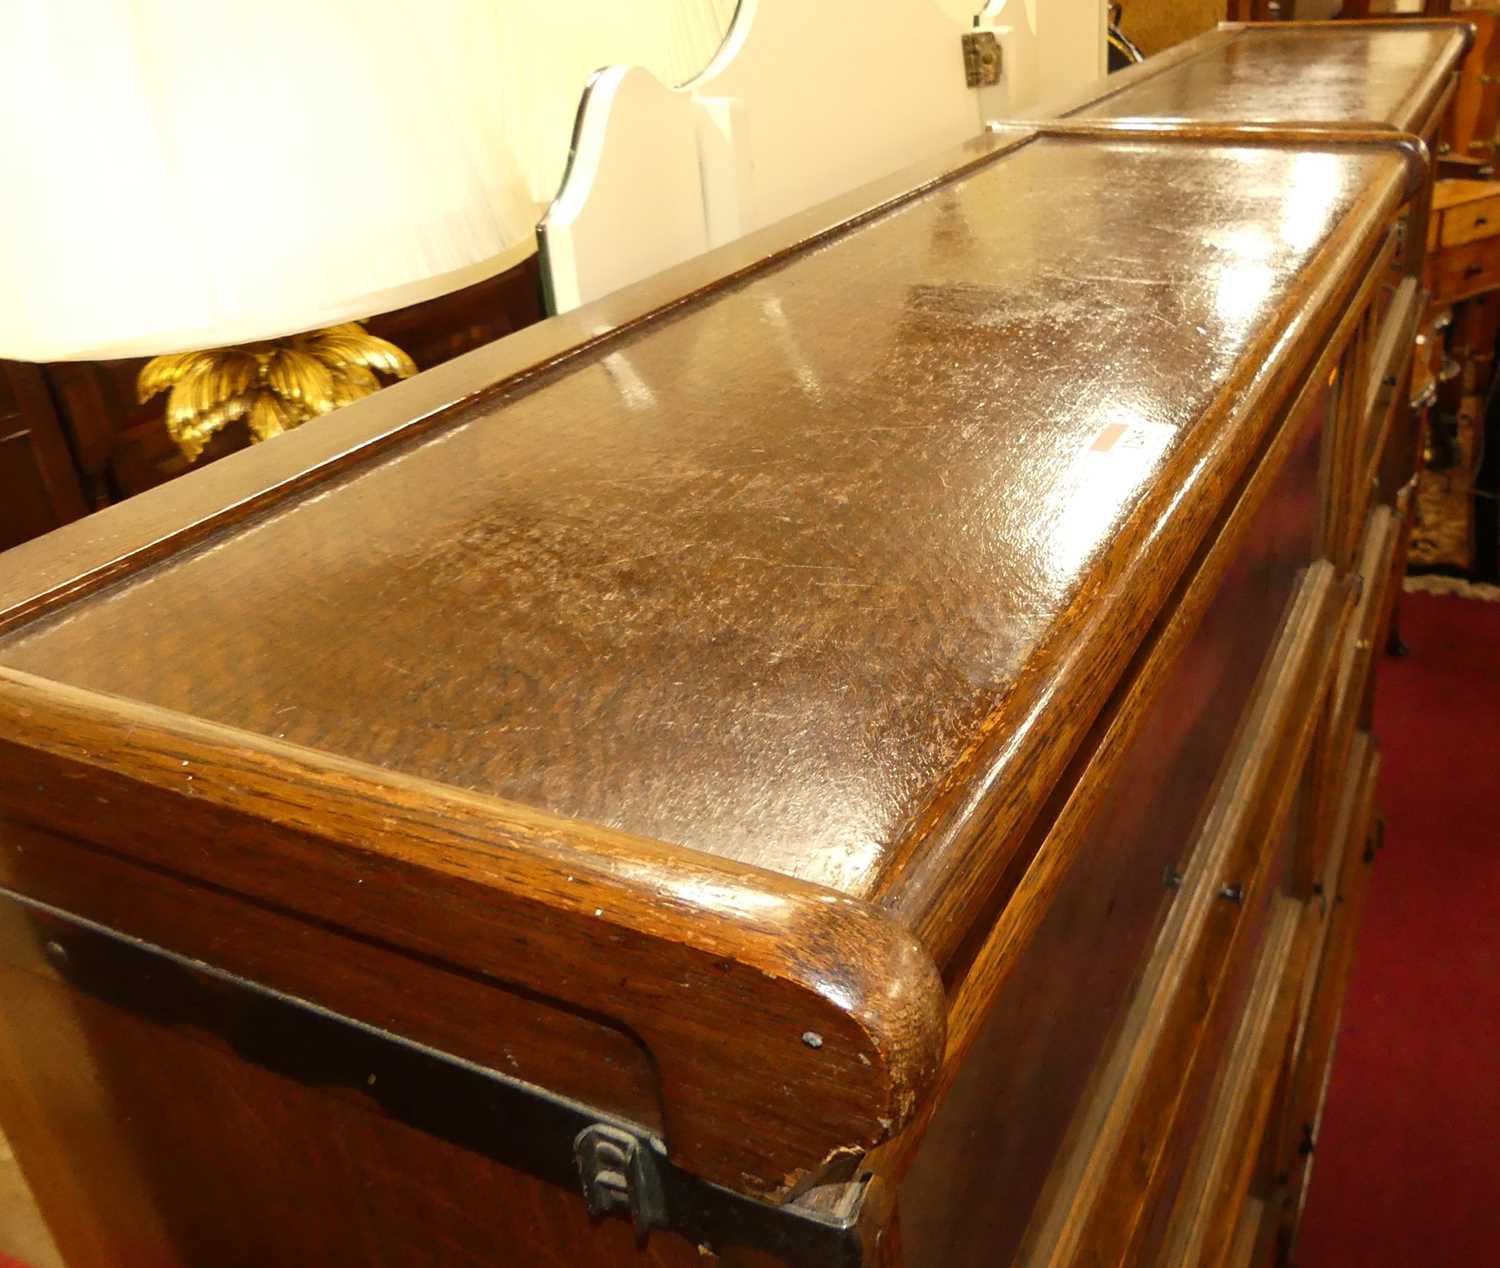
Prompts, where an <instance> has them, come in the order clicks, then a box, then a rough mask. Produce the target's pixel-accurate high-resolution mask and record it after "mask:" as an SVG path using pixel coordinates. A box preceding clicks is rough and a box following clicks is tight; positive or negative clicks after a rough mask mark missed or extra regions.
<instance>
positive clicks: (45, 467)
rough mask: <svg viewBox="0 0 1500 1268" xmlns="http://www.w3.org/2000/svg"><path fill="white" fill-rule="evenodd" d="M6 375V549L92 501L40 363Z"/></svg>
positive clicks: (0, 498) (1, 456)
mask: <svg viewBox="0 0 1500 1268" xmlns="http://www.w3.org/2000/svg"><path fill="white" fill-rule="evenodd" d="M3 368H4V373H3V375H0V550H5V549H7V548H8V547H11V546H15V545H18V544H20V543H21V542H24V541H27V540H28V539H30V538H32V537H39V536H41V535H42V534H43V533H46V532H50V531H51V530H52V529H54V528H57V527H58V526H59V525H62V524H67V523H70V522H71V521H73V520H75V519H77V518H78V517H79V516H80V515H82V514H83V513H84V511H85V510H86V509H87V506H86V504H85V502H84V500H83V490H82V489H81V488H80V487H79V483H78V471H77V468H76V467H75V465H74V463H73V455H72V453H71V452H70V451H69V449H68V442H67V438H66V437H65V436H64V434H63V430H62V427H61V426H60V424H59V423H58V420H57V414H56V412H55V411H54V410H53V408H52V402H51V400H50V399H49V397H48V395H47V386H46V383H45V382H44V381H43V378H42V374H41V371H40V370H38V369H37V368H36V367H35V366H28V365H20V364H16V363H10V364H6V365H5V366H4V367H3Z"/></svg>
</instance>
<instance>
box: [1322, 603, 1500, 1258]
mask: <svg viewBox="0 0 1500 1268" xmlns="http://www.w3.org/2000/svg"><path fill="white" fill-rule="evenodd" d="M1401 626H1402V634H1403V636H1404V637H1405V639H1406V642H1407V644H1408V645H1409V646H1410V648H1411V654H1410V655H1409V656H1408V657H1407V658H1406V659H1404V660H1392V659H1387V660H1385V662H1384V663H1383V665H1382V666H1381V672H1382V677H1381V682H1380V698H1379V702H1378V705H1377V716H1376V730H1377V733H1378V735H1379V739H1380V744H1381V748H1382V751H1383V752H1384V754H1385V765H1384V768H1383V771H1382V775H1381V798H1380V799H1381V805H1382V807H1383V808H1384V810H1385V812H1386V823H1387V830H1386V849H1385V851H1384V853H1383V854H1382V855H1381V856H1380V859H1379V861H1378V862H1377V864H1376V867H1375V872H1374V874H1373V876H1372V889H1371V892H1370V897H1369V901H1368V904H1367V906H1366V909H1365V920H1364V924H1363V927H1362V930H1361V934H1360V941H1359V944H1358V950H1357V952H1356V954H1355V961H1354V970H1353V976H1352V977H1351V979H1350V986H1349V995H1348V998H1347V1001H1346V1003H1345V1006H1344V1015H1343V1021H1342V1027H1341V1030H1340V1034H1339V1047H1338V1057H1337V1060H1336V1063H1335V1066H1334V1072H1333V1079H1332V1083H1331V1085H1330V1088H1329V1093H1328V1104H1327V1109H1326V1111H1325V1113H1324V1117H1323V1130H1322V1134H1321V1138H1320V1139H1319V1141H1318V1148H1317V1155H1316V1160H1315V1165H1314V1167H1313V1179H1312V1188H1311V1190H1310V1197H1309V1203H1308V1208H1307V1213H1306V1215H1305V1217H1304V1223H1303V1228H1302V1234H1301V1237H1300V1239H1299V1241H1298V1245H1297V1247H1296V1255H1295V1262H1296V1264H1297V1268H1386V1266H1387V1265H1389V1268H1460V1266H1462V1268H1484V1266H1486V1265H1500V826H1497V821H1500V603H1483V602H1479V601H1477V600H1473V599H1459V598H1450V597H1446V596H1435V595H1427V594H1409V595H1407V596H1406V597H1405V599H1404V600H1403V604H1402V611H1401Z"/></svg>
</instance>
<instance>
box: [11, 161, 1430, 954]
mask: <svg viewBox="0 0 1500 1268" xmlns="http://www.w3.org/2000/svg"><path fill="white" fill-rule="evenodd" d="M1318 153H1319V157H1320V158H1322V159H1324V160H1326V163H1323V164H1320V165H1319V166H1318V167H1316V168H1315V169H1312V168H1309V167H1308V166H1307V164H1306V155H1307V151H1305V150H1303V151H1299V152H1297V153H1286V152H1282V151H1278V150H1277V149H1276V148H1274V147H1270V146H1237V145H1235V144H1233V143H1232V142H1229V141H1222V142H1219V143H1216V144H1203V145H1183V144H1175V143H1171V142H1162V143H1159V144H1157V143H1151V142H1150V141H1148V140H1143V139H1140V138H1122V139H1121V140H1120V141H1119V142H1117V143H1097V142H1095V141H1083V140H1079V141H1074V140H1071V139H1068V138H1043V139H1040V140H1037V141H1035V142H1033V143H1031V144H1028V145H1025V146H1022V147H1021V148H1019V149H1016V150H1014V151H1012V152H1011V153H1010V154H1008V155H1007V156H1005V157H1004V158H1002V159H1001V160H999V161H997V162H996V163H995V164H994V165H992V166H990V167H988V168H984V169H981V170H980V171H978V172H976V173H974V174H973V175H971V176H968V177H966V178H963V179H961V180H959V181H957V182H955V183H953V184H952V185H949V186H945V187H942V188H940V189H938V190H935V191H933V192H932V193H930V194H927V195H926V196H924V197H922V198H920V199H919V200H917V201H916V202H914V203H911V204H909V205H908V206H906V207H904V208H901V209H900V210H899V211H896V212H894V213H892V214H890V215H888V216H885V217H883V218H881V219H879V220H876V221H874V222H873V223H871V224H869V225H867V226H865V227H863V228H861V229H859V230H858V231H856V232H854V233H852V234H850V235H848V236H847V237H845V238H842V239H840V240H839V241H838V242H837V243H836V244H833V245H831V246H829V247H828V248H825V249H823V250H821V251H816V252H813V253H811V254H809V255H807V256H804V257H800V258H798V259H796V260H795V261H793V262H790V263H788V264H786V265H783V266H782V267H780V268H777V269H774V270H772V271H771V272H769V273H767V274H765V275H763V276H760V277H756V278H753V279H751V280H748V281H746V282H744V283H743V284H740V285H737V286H734V287H732V288H730V289H729V290H727V291H726V292H724V293H722V294H720V295H718V296H716V297H715V298H714V299H713V301H712V302H709V303H706V304H704V305H703V306H701V307H699V308H697V309H695V310H692V311H689V312H684V313H682V314H681V315H677V316H674V317H673V318H672V319H671V320H667V321H662V322H658V323H655V324H653V325H652V326H650V327H648V328H646V329H645V330H643V331H641V332H639V333H636V334H633V335H629V336H627V337H625V338H623V339H621V340H620V341H619V342H618V343H616V344H614V345H612V346H610V347H607V348H603V349H600V350H599V352H598V353H597V354H596V355H594V356H592V357H590V358H588V359H587V361H586V362H585V363H583V364H579V365H577V366H575V367H572V368H570V369H568V370H567V371H566V372H562V373H558V374H555V375H553V376H551V377H548V378H545V379H543V380H542V381H540V382H535V383H533V384H531V385H529V386H528V387H527V388H525V389H523V390H519V391H517V392H516V393H514V394H512V395H511V396H509V397H507V398H505V399H503V400H502V401H497V402H494V403H491V404H486V405H484V406H482V407H479V408H477V409H474V410H472V411H469V412H467V413H464V414H461V415H460V416H459V417H458V418H457V419H456V420H455V422H454V423H453V424H452V425H450V426H448V427H445V428H443V429H441V430H440V431H439V432H438V433H436V434H435V435H433V436H432V437H431V438H430V439H427V440H425V441H420V442H418V443H415V444H413V445H411V446H410V447H408V448H406V449H403V450H401V451H400V452H397V453H395V454H392V455H390V456H388V457H386V458H384V459H383V460H381V461H376V462H372V463H370V464H368V465H366V466H363V467H360V468H356V469H355V470H353V471H351V472H350V473H349V474H348V475H346V476H344V477H343V478H341V479H339V480H338V481H337V482H335V483H333V484H330V485H326V486H321V487H320V488H319V489H318V492H317V494H316V495H315V496H307V497H303V498H300V499H297V500H295V501H293V502H291V503H289V504H287V505H285V506H283V507H281V508H278V509H275V510H273V511H271V512H270V513H269V514H267V515H266V516H264V517H262V518H260V519H257V520H254V521H252V522H249V523H247V524H246V525H245V526H244V527H243V528H242V529H241V530H239V531H237V532H233V533H228V534H225V535H223V536H222V537H220V538H218V539H216V540H213V541H211V542H209V543H208V544H206V545H205V546H204V547H202V548H200V549H197V550H194V551H188V552H184V553H182V554H181V555H179V556H178V557H175V558H173V559H170V560H168V561H166V562H164V563H163V564H161V565H158V566H157V567H155V568H153V569H150V570H147V571H145V572H142V573H141V574H140V575H138V576H135V577H133V578H131V579H130V580H129V582H128V583H127V584H124V585H121V586H119V587H118V588H116V589H114V590H112V591H109V592H106V593H103V594H101V595H99V596H97V597H92V598H86V599H84V600H82V601H80V602H78V603H76V604H73V605H71V606H68V607H64V608H63V609H61V610H60V611H59V612H58V613H57V614H56V615H54V616H52V617H50V618H47V619H44V620H41V621H38V622H36V623H33V624H31V625H27V626H22V627H21V628H20V629H18V630H17V631H16V632H15V633H14V634H12V635H11V636H10V637H8V638H7V639H5V641H4V642H3V644H0V663H3V664H5V665H8V666H12V667H14V668H17V669H22V670H25V671H27V672H30V673H34V674H37V675H40V676H42V677H49V678H61V679H65V680H67V681H68V682H70V683H72V684H75V685H77V686H81V687H86V688H89V689H93V690H97V691H102V692H108V693H112V694H117V695H121V696H126V697H129V698H133V699H140V700H144V701H148V702H150V703H152V704H156V705H160V706H163V707H166V708H170V709H174V710H178V711H181V712H183V713H185V714H188V715H191V716H194V717H201V718H204V719H208V720H212V721H216V722H222V723H225V724H228V725H232V726H236V727H242V728H245V729H247V730H250V731H254V732H258V733H260V734H264V735H267V736H270V737H272V738H276V739H285V740H287V741H289V742H292V743H297V744H302V745H306V746H309V747H312V748H316V749H322V750H328V751H331V752H335V753H339V754H342V755H345V756H348V757H352V758H356V759H359V760H362V761H368V762H372V763H375V764H377V765H382V766H386V767H390V768H393V769H397V770H401V771H403V772H406V773H409V774H414V775H419V776H422V777H425V778H429V779H434V780H438V781H441V782H443V783H447V784H451V785H455V786H458V787H461V788H466V789H473V790H476V791H480V792H484V793H489V794H495V795H498V796H502V797H505V798H508V799H512V800H515V801H518V802H522V803H525V804H529V805H534V806H537V807H539V808H543V809H546V810H547V811H549V812H552V813H555V814H558V815H562V816H566V817H568V818H572V819H576V820H582V821H588V822H594V823H599V824H604V825H607V826H609V827H613V828H619V829H624V830H627V831H630V832H634V833H639V834H641V835H644V836H649V837H653V838H656V839H659V840H666V841H671V842H674V843H677V844H681V845H686V846H690V847H692V848H694V849H697V850H702V851H706V852H710V853H713V854H716V855H719V856H720V857H723V858H727V859H732V860H737V861H741V862H746V863H751V864H754V865H756V866H759V867H766V868H770V869H773V870H776V871H779V872H782V873H785V874H787V875H791V876H795V877H799V878H801V879H805V880H811V881H814V882H816V883H819V884H824V885H828V886H831V887H833V888H836V889H839V890H842V891H843V892H846V893H849V894H851V895H854V896H860V897H874V898H876V899H877V900H879V901H882V902H884V903H885V904H887V905H889V906H891V907H892V908H894V909H895V910H897V911H898V912H899V913H900V914H901V915H902V917H903V918H904V919H906V920H908V921H909V922H910V923H912V924H913V925H914V927H917V928H919V929H920V930H922V932H923V933H924V934H925V935H926V936H927V938H928V940H929V944H930V945H933V946H934V947H935V948H936V949H938V950H939V952H940V954H941V952H942V951H943V950H944V949H945V948H946V947H947V946H948V945H950V942H951V939H952V936H953V934H952V932H951V931H955V930H961V928H962V927H963V925H964V923H965V920H966V918H967V917H968V916H969V915H971V914H972V911H973V908H974V906H975V905H976V904H977V903H979V902H981V901H982V900H983V898H984V896H985V894H986V893H987V892H988V890H989V888H990V886H991V885H992V883H993V880H994V877H995V875H996V874H997V871H998V869H999V867H1001V866H1003V863H1004V852H1005V850H1006V849H1007V848H1009V846H1010V844H1011V843H1010V842H1008V841H1005V840H999V841H995V842H994V843H993V846H992V848H991V849H990V850H988V851H970V850H969V848H968V847H969V845H970V843H971V842H972V841H973V840H974V839H975V837H976V834H977V832H978V830H979V828H980V827H981V826H983V825H984V824H985V822H986V820H988V819H991V818H993V816H994V814H995V812H996V799H997V793H998V792H999V791H1000V790H1002V789H1003V793H1004V796H1005V797H1008V798H1011V799H1012V800H1014V801H1015V802H1016V803H1017V804H1015V806H1014V807H1013V808H1012V810H1011V813H1013V814H1014V815H1016V816H1017V817H1018V818H1019V817H1021V816H1023V815H1024V813H1025V811H1026V810H1027V809H1028V808H1029V809H1031V810H1034V809H1035V797H1034V795H1033V791H1032V790H1038V789H1040V788H1042V787H1044V786H1045V785H1046V783H1047V782H1049V779H1048V775H1047V772H1048V771H1049V770H1050V771H1056V770H1059V769H1060V768H1061V765H1062V764H1063V763H1064V762H1065V761H1066V759H1067V757H1068V756H1069V753H1070V751H1071V749H1072V747H1073V745H1074V744H1076V741H1077V739H1078V738H1079V736H1080V735H1081V734H1082V732H1083V729H1084V728H1085V726H1086V725H1087V722H1088V721H1089V707H1090V706H1089V703H1088V702H1093V707H1095V708H1096V707H1097V704H1098V702H1099V700H1101V699H1102V695H1103V693H1104V692H1106V691H1107V690H1108V688H1109V685H1110V683H1111V681H1112V679H1113V678H1115V677H1117V676H1118V674H1119V672H1120V671H1121V670H1122V669H1123V667H1124V664H1125V662H1126V660H1127V659H1128V656H1129V654H1130V652H1131V650H1132V647H1133V646H1134V644H1135V643H1136V642H1138V641H1139V638H1140V637H1141V635H1142V634H1143V633H1144V629H1145V627H1146V624H1147V623H1148V622H1149V618H1150V616H1151V613H1152V612H1153V611H1154V608H1155V605H1156V604H1158V603H1159V602H1160V596H1161V595H1162V594H1163V593H1164V591H1165V589H1166V588H1167V587H1169V586H1170V584H1171V583H1172V581H1173V579H1174V576H1175V573H1176V571H1177V570H1179V569H1180V567H1181V566H1182V564H1183V563H1185V561H1186V559H1187V558H1188V557H1189V555H1190V554H1191V552H1192V550H1193V549H1194V548H1195V547H1196V544H1197V541H1198V540H1199V539H1200V538H1201V535H1202V533H1203V531H1204V530H1205V529H1206V527H1207V525H1208V523H1209V522H1211V520H1212V518H1213V516H1214V514H1215V513H1216V511H1217V507H1218V505H1219V502H1220V501H1221V500H1222V498H1223V497H1224V495H1225V491H1226V488H1227V487H1228V485H1229V484H1230V483H1232V482H1233V481H1234V480H1235V479H1237V478H1238V476H1239V473H1240V472H1242V471H1243V469H1244V465H1245V463H1246V462H1247V461H1248V460H1249V458H1250V455H1251V453H1252V452H1253V451H1254V447H1255V446H1256V445H1258V444H1259V442H1260V439H1261V435H1262V429H1263V428H1264V427H1265V426H1266V423H1267V417H1268V410H1269V409H1271V408H1273V403H1274V402H1275V401H1276V400H1277V398H1278V396H1279V395H1283V394H1285V393H1286V392H1287V391H1288V390H1289V389H1290V388H1291V386H1292V385H1293V384H1294V383H1295V381H1296V376H1297V375H1298V374H1299V373H1300V372H1301V368H1302V365H1301V364H1300V363H1302V362H1304V361H1305V358H1306V357H1308V356H1310V355H1311V354H1312V349H1313V342H1312V339H1310V338H1309V337H1308V336H1309V335H1310V334H1311V333H1312V332H1315V331H1316V329H1317V327H1318V325H1319V323H1320V322H1328V321H1331V320H1332V316H1333V315H1334V314H1335V313H1336V311H1337V310H1336V305H1335V303H1334V302H1333V300H1334V298H1335V295H1336V292H1337V291H1338V290H1339V288H1340V287H1342V286H1344V285H1345V284H1346V272H1347V269H1348V267H1349V266H1350V265H1351V264H1357V262H1358V261H1359V260H1360V259H1361V258H1362V255H1363V253H1367V252H1368V251H1369V250H1370V249H1371V248H1372V246H1373V238H1372V229H1373V227H1374V226H1375V225H1377V224H1379V223H1380V222H1381V220H1382V218H1383V217H1384V216H1386V215H1388V214H1389V212H1390V210H1391V209H1392V207H1393V206H1394V205H1395V203H1396V202H1397V201H1398V200H1399V198H1400V193H1401V187H1402V182H1403V175H1402V173H1403V163H1402V161H1401V159H1400V158H1399V156H1398V155H1397V154H1395V153H1394V152H1391V151H1388V150H1387V149H1385V148H1383V147H1381V146H1379V145H1362V146H1354V145H1350V146H1339V145H1337V144H1335V143H1328V144H1326V145H1324V146H1323V147H1322V149H1321V151H1319V152H1318ZM1105 182H1108V183H1109V184H1110V185H1111V187H1112V190H1113V192H1112V196H1111V197H1110V198H1109V199H1107V200H1101V199H1097V198H1095V197H1092V196H1091V194H1090V193H1089V192H1088V191H1091V190H1093V189H1095V188H1098V187H1100V186H1101V185H1102V184H1103V183H1105ZM1122 243H1128V244H1129V245H1128V249H1127V250H1124V251H1122V250H1120V249H1119V247H1120V244H1122ZM1288 333H1291V334H1293V335H1294V336H1301V337H1300V338H1299V337H1293V338H1288V337H1287V336H1288ZM1083 348H1087V349H1090V350H1091V351H1090V353H1089V356H1088V358H1087V360H1088V368H1087V371H1086V372H1085V373H1080V372H1079V365H1078V362H1077V359H1076V358H1077V350H1078V349H1083ZM1116 440H1118V448H1111V447H1109V446H1110V445H1111V444H1113V443H1115V442H1116ZM1148 539H1152V540H1157V541H1159V542H1161V543H1162V546H1163V549H1162V550H1160V551H1158V552H1157V553H1155V554H1152V555H1147V554H1145V553H1143V551H1142V549H1141V547H1142V545H1143V544H1144V542H1145V541H1147V540H1148ZM148 631H149V633H148ZM897 632H899V633H897ZM1070 700H1071V701H1074V702H1077V703H1078V704H1079V705H1080V706H1081V707H1079V708H1074V709H1069V708H1067V707H1066V704H1067V702H1068V701H1070ZM1043 701H1047V702H1049V703H1050V705H1051V706H1052V710H1051V712H1050V714H1049V715H1048V716H1046V718H1045V721H1043V719H1042V717H1041V715H1039V714H1038V713H1037V707H1038V705H1039V704H1040V703H1041V702H1043ZM1023 765H1027V766H1037V765H1040V769H1039V770H1038V771H1037V772H1036V773H1035V774H1034V775H1031V776H1029V777H1028V778H1027V779H1026V780H1025V781H1016V780H1007V779H1006V778H1005V774H1006V771H1007V770H1013V769H1018V768H1020V767H1021V766H1023ZM929 913H933V914H931V915H929ZM939 913H940V914H939ZM939 926H941V928H939Z"/></svg>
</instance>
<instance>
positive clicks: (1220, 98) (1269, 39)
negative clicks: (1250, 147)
mask: <svg viewBox="0 0 1500 1268" xmlns="http://www.w3.org/2000/svg"><path fill="white" fill-rule="evenodd" d="M1469 38H1470V37H1469V32H1468V29H1467V27H1466V26H1465V25H1464V24H1463V23H1461V22H1448V21H1440V22H1421V21H1416V20H1412V21H1406V22H1402V21H1397V20H1392V21H1387V22H1384V23H1380V22H1371V23H1358V22H1329V23H1280V22H1277V23H1269V24H1266V25H1250V24H1234V23H1231V24H1226V25H1225V26H1224V27H1222V28H1220V29H1218V30H1215V31H1212V32H1208V33H1206V34H1204V35H1202V36H1199V37H1198V38H1197V39H1194V40H1191V41H1189V42H1187V43H1186V44H1183V45H1180V46H1178V47H1176V48H1174V49H1172V50H1170V52H1169V53H1168V54H1167V56H1166V57H1165V58H1163V59H1162V61H1161V64H1160V65H1156V64H1154V63H1153V62H1152V61H1147V62H1145V63H1143V64H1142V65H1141V66H1140V67H1138V68H1136V70H1135V71H1134V72H1133V78H1132V79H1131V80H1130V81H1127V86H1126V87H1124V88H1123V89H1120V90H1118V91H1114V92H1111V93H1108V94H1107V95H1105V96H1104V97H1102V98H1101V99H1096V100H1094V101H1092V102H1091V103H1089V104H1087V105H1085V106H1083V107H1081V108H1080V109H1078V110H1077V111H1075V113H1077V114H1079V115H1081V116H1083V117H1089V118H1146V119H1153V118H1165V119H1191V120H1196V121H1200V122H1206V121H1211V120H1223V121H1231V120H1232V121H1235V122H1241V123H1252V122H1269V123H1292V122H1302V123H1324V124H1327V125H1332V126H1338V127H1351V126H1358V125H1361V124H1363V125H1371V124H1380V125H1384V126H1387V127H1391V128H1394V129H1397V130H1399V131H1403V132H1411V133H1414V134H1416V135H1421V134H1422V132H1423V131H1424V129H1425V127H1426V125H1427V123H1428V122H1429V120H1430V118H1431V116H1432V113H1433V109H1434V105H1435V103H1436V101H1437V99H1438V98H1439V96H1440V95H1441V94H1442V92H1443V90H1444V88H1445V87H1446V86H1447V84H1448V82H1449V80H1450V78H1451V77H1452V76H1453V75H1454V74H1455V72H1456V71H1457V69H1458V64H1459V59H1460V58H1461V57H1462V56H1463V52H1464V49H1465V48H1466V47H1467V43H1468V40H1469Z"/></svg>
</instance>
